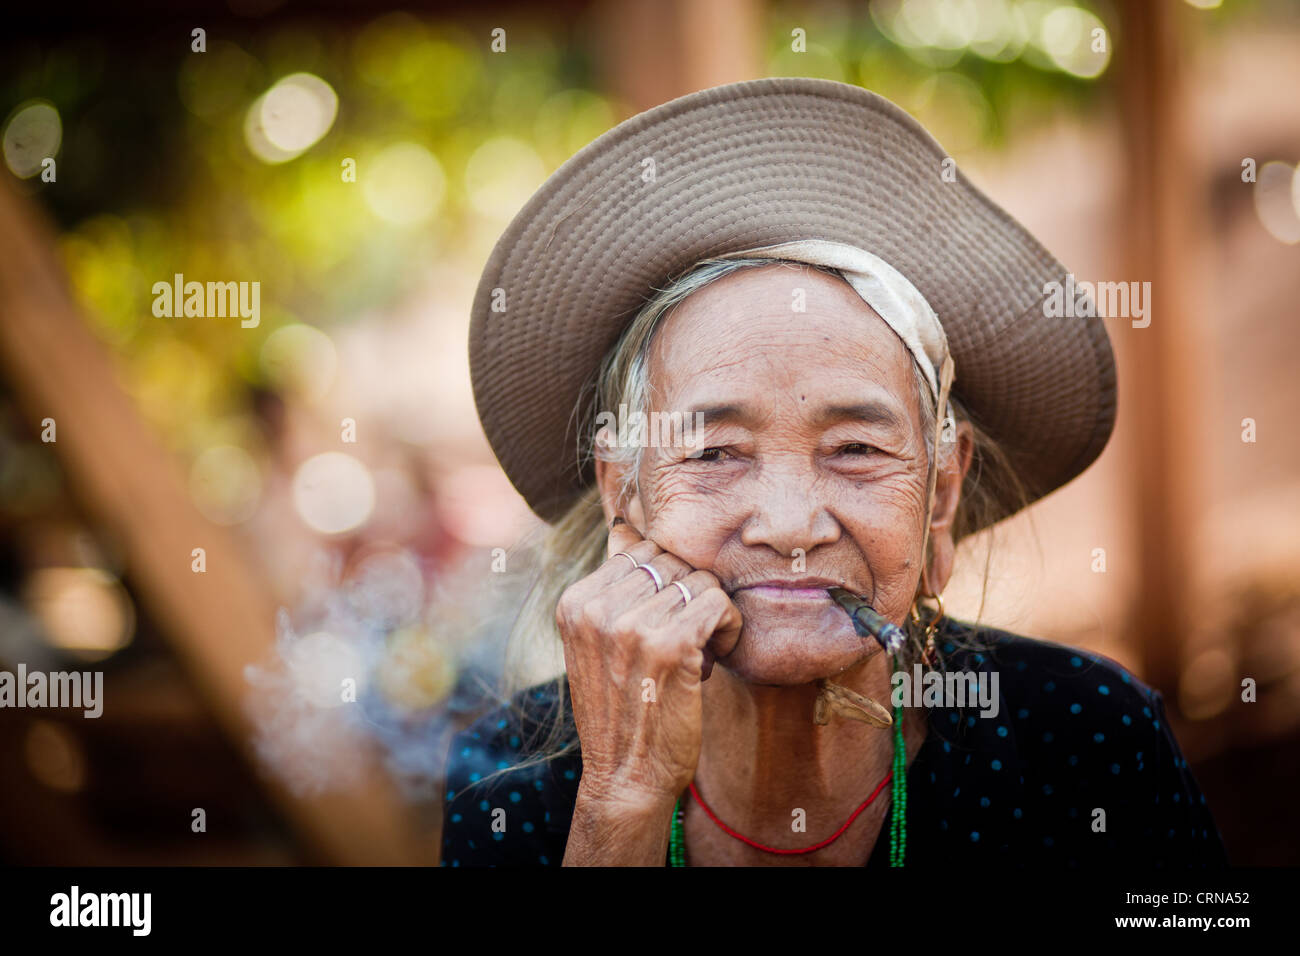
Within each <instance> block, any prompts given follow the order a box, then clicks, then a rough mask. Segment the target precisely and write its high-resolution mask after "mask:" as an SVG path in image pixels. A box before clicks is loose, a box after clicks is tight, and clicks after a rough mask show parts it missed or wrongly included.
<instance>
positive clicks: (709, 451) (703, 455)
mask: <svg viewBox="0 0 1300 956" xmlns="http://www.w3.org/2000/svg"><path fill="white" fill-rule="evenodd" d="M726 453H727V450H726V449H725V448H705V449H704V450H703V451H701V452H700V453H699V454H696V455H691V456H690V457H691V458H696V459H699V460H700V461H721V460H722V456H723V455H725V454H726Z"/></svg>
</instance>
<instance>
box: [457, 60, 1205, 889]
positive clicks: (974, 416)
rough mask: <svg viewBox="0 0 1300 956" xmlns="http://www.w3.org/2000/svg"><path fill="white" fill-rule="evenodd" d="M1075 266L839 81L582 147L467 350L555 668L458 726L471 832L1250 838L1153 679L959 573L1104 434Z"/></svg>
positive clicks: (521, 626) (1184, 855) (1174, 857)
mask: <svg viewBox="0 0 1300 956" xmlns="http://www.w3.org/2000/svg"><path fill="white" fill-rule="evenodd" d="M1065 277H1066V270H1065V268H1064V267H1063V266H1062V265H1061V264H1060V263H1058V262H1057V261H1056V260H1055V259H1054V258H1053V257H1052V256H1051V255H1050V254H1049V253H1048V252H1047V251H1046V250H1045V249H1044V248H1043V247H1042V246H1041V245H1040V244H1039V243H1038V242H1037V241H1035V240H1034V238H1033V237H1032V236H1030V235H1029V234H1028V233H1027V232H1026V231H1025V230H1024V229H1023V228H1022V227H1021V226H1020V225H1019V224H1018V223H1016V222H1015V221H1014V220H1013V219H1012V218H1011V217H1010V216H1008V215H1007V214H1006V213H1005V212H1003V211H1002V210H1001V209H999V208H998V207H996V206H995V205H993V203H991V202H990V201H989V200H988V199H987V198H986V197H985V196H984V195H983V194H982V193H980V192H979V191H978V190H977V189H975V188H974V187H973V186H972V185H970V183H969V182H968V181H967V180H966V179H965V178H964V177H963V176H962V175H961V173H960V172H958V171H957V170H956V169H955V168H954V166H953V164H952V162H951V160H949V159H948V158H947V157H946V156H945V155H944V153H943V150H942V149H941V148H940V147H939V146H938V144H937V143H935V141H934V140H933V139H932V138H931V137H930V136H929V135H928V134H927V133H926V132H925V131H924V130H923V129H922V128H921V127H920V126H918V124H917V123H916V122H915V121H914V120H913V119H912V118H911V117H909V116H908V115H906V114H905V113H903V112H902V111H901V110H899V109H898V108H896V107H894V106H893V105H892V104H890V103H888V102H887V101H885V100H882V99H881V98H880V97H878V96H875V95H873V94H871V93H868V92H866V91H864V90H862V89H859V88H857V87H852V86H847V85H844V84H839V83H832V82H827V81H822V80H810V79H770V80H759V81H753V82H747V83H738V84H732V85H728V86H723V87H718V88H716V89H711V90H705V91H703V92H701V93H697V94H693V95H691V96H687V97H684V98H682V99H679V100H675V101H673V102H671V103H668V104H666V105H664V106H661V107H658V108H656V109H653V110H650V111H648V112H646V113H643V114H641V115H639V116H636V117H633V118H632V119H630V120H627V121H626V122H624V123H622V124H620V125H619V126H617V127H616V128H615V129H613V130H611V131H610V132H608V133H606V134H605V135H604V136H602V137H600V138H599V139H597V140H596V141H595V142H593V143H592V144H590V145H589V146H587V147H586V148H585V149H583V150H582V151H580V152H579V153H578V154H577V155H575V156H574V157H573V158H572V159H570V160H569V162H567V163H566V164H565V165H564V166H563V167H562V168H561V169H560V170H558V171H557V172H556V173H555V174H554V175H553V176H552V177H551V178H550V179H549V180H548V181H547V182H546V183H545V184H544V185H543V186H542V187H541V189H540V190H539V191H538V193H537V195H536V196H534V197H533V199H532V200H531V201H530V202H529V203H528V204H527V205H526V206H525V208H524V209H523V210H522V212H521V213H520V214H519V216H518V217H517V218H516V219H515V221H514V222H513V223H512V225H511V226H510V228H509V229H508V230H507V231H506V233H505V235H504V236H503V237H502V239H501V240H500V242H499V244H498V245H497V247H496V250H495V252H494V253H493V255H492V257H491V260H490V261H489V262H488V264H487V267H486V269H485V271H484V274H483V278H482V282H481V284H480V287H479V294H478V296H477V298H476V300H475V304H474V317H473V326H472V331H471V342H470V358H471V367H472V372H473V380H474V389H475V398H476V401H477V403H478V409H479V415H480V418H481V420H482V423H483V426H484V430H485V432H486V434H487V437H488V439H489V440H490V442H491V443H492V446H493V448H494V450H495V451H496V454H497V456H498V458H499V460H500V461H501V464H502V466H503V468H504V469H505V471H506V473H507V474H508V475H509V476H510V478H511V480H512V481H513V483H514V485H515V487H516V488H518V490H519V491H520V493H521V494H522V495H523V496H524V498H525V499H526V500H527V501H528V503H529V504H530V505H531V506H532V508H533V509H534V510H535V511H536V513H537V514H538V515H539V516H540V517H542V518H543V519H545V520H546V521H547V522H548V525H549V528H548V534H547V539H546V541H545V543H544V547H543V548H541V549H540V551H539V552H538V554H539V558H538V563H537V565H536V566H535V568H534V570H535V572H536V577H537V580H536V585H535V587H534V588H533V590H532V591H531V592H530V596H529V599H528V601H527V603H526V605H525V607H524V609H523V611H522V613H521V615H520V617H519V620H518V623H517V626H516V635H515V636H516V637H517V638H519V639H523V640H527V639H537V638H540V639H542V640H545V641H550V642H551V643H552V644H553V645H554V646H556V647H559V648H562V651H563V660H564V665H565V666H564V671H565V672H564V673H563V674H561V675H560V676H559V677H558V678H556V679H555V680H552V681H548V682H545V683H542V684H537V685H535V686H531V687H523V688H516V687H512V688H509V689H508V692H507V694H506V695H505V697H504V699H503V703H502V704H501V706H500V707H499V708H498V709H496V710H495V711H493V712H492V713H489V714H487V715H486V716H484V717H483V718H482V719H480V720H478V721H477V722H476V723H474V724H473V725H472V726H471V727H469V728H468V729H467V730H465V731H464V732H463V733H461V734H459V735H458V736H457V737H456V738H455V740H454V741H453V743H452V747H451V750H450V755H449V762H448V770H447V794H446V806H445V813H446V815H445V824H444V835H443V854H442V863H443V865H448V866H472V865H494V864H497V865H500V864H504V865H515V864H518V865H542V866H547V865H550V866H555V865H560V864H562V863H563V864H567V865H584V864H585V865H592V864H595V865H605V864H633V865H647V866H654V865H664V864H665V863H668V864H670V865H677V866H681V865H692V866H708V865H746V866H749V865H755V866H761V865H781V864H791V865H806V866H811V865H825V866H861V865H869V866H884V865H886V864H888V865H892V866H902V865H913V866H931V865H937V864H939V863H942V864H944V865H947V866H951V865H953V864H955V863H961V862H986V863H987V862H1010V863H1017V864H1044V865H1060V866H1068V865H1077V864H1088V863H1093V862H1101V861H1104V862H1105V863H1107V864H1109V865H1114V864H1115V863H1117V862H1123V861H1128V862H1131V863H1145V864H1164V865H1187V864H1214V863H1222V862H1224V854H1223V848H1222V845H1221V843H1220V839H1219V835H1218V832H1217V830H1216V828H1215V825H1214V822H1213V820H1212V818H1211V816H1210V813H1209V811H1208V809H1207V808H1206V806H1205V800H1204V798H1203V797H1202V796H1201V794H1200V791H1199V789H1198V788H1197V785H1196V782H1195V781H1194V779H1193V778H1192V775H1191V773H1190V772H1189V770H1188V768H1187V764H1186V762H1185V761H1184V759H1183V758H1182V755H1181V753H1180V752H1179V749H1178V745H1177V743H1176V742H1175V740H1174V738H1173V736H1172V735H1171V733H1170V729H1169V727H1168V725H1167V724H1166V722H1165V717H1164V711H1163V707H1162V702H1161V697H1160V695H1159V694H1158V693H1157V692H1155V691H1153V690H1151V689H1150V688H1148V687H1146V686H1144V685H1143V684H1142V683H1141V682H1139V681H1138V680H1137V679H1136V678H1134V677H1133V676H1132V675H1130V674H1129V673H1128V672H1126V671H1125V670H1124V669H1122V668H1121V667H1119V666H1118V665H1117V664H1115V663H1113V662H1111V661H1109V660H1106V659H1104V658H1100V657H1098V656H1096V655H1092V654H1088V653H1086V652H1083V651H1077V650H1072V649H1070V648H1066V647H1062V646H1060V645H1056V644H1051V643H1047V642H1043V641H1037V640H1032V639H1029V638H1025V637H1019V636H1016V635H1012V634H1008V633H1005V632H1001V631H996V630H992V629H990V628H980V627H976V626H974V625H972V624H965V623H961V622H958V621H956V620H953V619H952V618H950V617H947V616H945V615H944V613H943V604H942V600H941V598H940V595H941V593H942V590H943V588H944V586H945V584H946V583H947V581H948V580H949V577H950V575H951V574H952V570H953V563H954V555H955V550H956V545H957V543H958V542H959V541H960V540H961V539H962V538H963V537H964V536H966V535H968V534H971V533H972V532H975V531H978V530H980V529H982V528H985V527H987V526H989V525H990V524H992V523H994V522H996V521H998V520H1000V519H1002V518H1004V517H1006V516H1007V515H1010V514H1012V513H1014V512H1015V511H1017V510H1019V509H1020V508H1023V507H1024V506H1025V505H1027V504H1029V503H1030V502H1032V501H1033V500H1036V499H1037V498H1039V497H1041V496H1042V495H1044V494H1046V493H1048V492H1049V491H1051V490H1053V489H1055V488H1057V487H1059V486H1060V485H1062V484H1064V483H1065V482H1067V481H1069V480H1070V479H1071V478H1073V477H1074V476H1075V475H1077V474H1078V473H1079V472H1081V471H1082V470H1083V469H1084V468H1086V467H1087V466H1088V465H1089V464H1090V463H1091V462H1092V461H1093V460H1094V459H1095V458H1096V457H1097V456H1098V454H1099V453H1100V452H1101V450H1102V448H1103V446H1104V445H1105V443H1106V441H1107V439H1108V438H1109V435H1110V432H1111V429H1112V425H1113V422H1114V414H1115V372H1114V363H1113V357H1112V354H1111V349H1110V345H1109V342H1108V340H1107V337H1106V333H1105V330H1104V328H1103V326H1102V324H1101V322H1100V321H1099V320H1098V319H1096V318H1092V317H1087V318H1072V319H1068V320H1062V319H1059V318H1052V317H1049V316H1048V314H1047V311H1048V310H1045V309H1044V308H1043V302H1044V298H1045V296H1046V295H1047V294H1048V293H1049V292H1050V291H1051V289H1052V288H1053V286H1052V283H1058V282H1060V283H1063V282H1064V280H1065ZM1075 311H1076V313H1087V312H1088V310H1087V309H1076V310H1075Z"/></svg>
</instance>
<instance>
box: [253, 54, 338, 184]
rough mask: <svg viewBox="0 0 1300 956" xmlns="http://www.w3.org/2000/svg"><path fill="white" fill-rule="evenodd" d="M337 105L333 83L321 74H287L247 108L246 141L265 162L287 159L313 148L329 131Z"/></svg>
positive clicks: (255, 154)
mask: <svg viewBox="0 0 1300 956" xmlns="http://www.w3.org/2000/svg"><path fill="white" fill-rule="evenodd" d="M338 106H339V100H338V95H337V94H335V92H334V89H333V87H331V86H330V85H329V84H328V83H326V82H325V81H324V80H322V79H321V78H320V77H319V76H315V75H313V74H311V73H294V74H292V75H290V76H286V77H284V78H283V79H282V80H280V81H279V82H277V83H276V84H275V85H274V86H272V87H271V88H270V89H269V90H267V91H266V92H265V93H263V94H262V95H261V96H260V97H258V98H257V99H256V100H255V101H254V102H253V105H252V106H250V107H249V108H248V116H247V118H246V119H245V122H244V138H245V141H246V142H247V143H248V148H249V149H250V150H252V152H253V155H254V156H256V157H257V158H258V159H260V160H262V161H263V162H266V163H283V162H286V161H288V160H290V159H293V158H295V157H297V156H300V155H301V154H302V153H303V152H305V151H306V150H308V149H310V148H311V147H312V146H314V145H315V144H316V143H318V142H319V141H320V139H321V137H323V136H324V135H325V134H326V133H328V132H329V131H330V127H331V126H333V125H334V117H335V116H336V115H337V114H338Z"/></svg>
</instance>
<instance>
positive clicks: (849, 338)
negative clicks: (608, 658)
mask: <svg viewBox="0 0 1300 956" xmlns="http://www.w3.org/2000/svg"><path fill="white" fill-rule="evenodd" d="M800 302H801V303H802V305H803V310H802V311H796V310H795V306H796V304H799V303H800ZM649 380H650V384H651V386H652V387H651V393H652V395H653V399H652V402H651V410H652V411H658V412H661V413H664V412H666V413H669V414H671V413H674V412H680V413H681V414H682V416H683V420H685V421H688V422H693V421H695V420H696V419H695V417H694V413H695V412H696V411H703V412H704V413H705V419H704V421H705V426H704V431H703V436H702V440H701V441H700V442H699V443H698V444H697V445H696V446H695V447H693V448H689V447H675V448H664V447H649V448H646V449H645V455H644V459H643V464H642V469H641V473H640V475H639V480H640V493H639V497H638V499H637V500H635V501H633V502H631V503H630V504H629V507H628V509H627V515H628V518H629V520H631V521H632V523H633V524H635V525H636V526H637V527H638V528H639V529H640V530H641V532H642V533H643V534H644V535H645V536H646V537H649V538H651V539H652V540H654V541H655V542H656V543H657V544H658V545H659V546H660V547H662V548H664V549H665V550H668V551H671V552H673V553H674V554H676V555H678V556H679V557H680V558H682V559H683V560H684V561H686V562H687V563H689V564H691V565H693V566H694V567H697V568H703V569H706V570H709V571H712V572H713V573H714V574H715V575H717V577H718V578H719V579H720V580H721V582H722V585H723V587H724V588H725V589H726V590H727V591H728V592H729V593H732V599H733V601H734V602H735V604H736V606H737V607H738V608H739V609H740V612H741V615H742V616H743V617H744V622H745V623H744V629H743V630H742V632H741V636H740V641H739V643H738V644H737V646H736V649H735V651H734V652H733V653H732V654H730V655H729V656H728V657H726V658H723V659H721V660H719V662H718V663H719V664H721V665H722V666H724V667H726V668H728V669H729V670H730V671H732V673H734V674H735V675H736V676H738V677H740V678H742V679H744V680H747V681H751V682H756V683H766V684H796V683H806V682H808V681H811V680H814V679H816V678H819V677H827V676H831V675H834V674H837V673H839V672H841V671H843V670H845V669H846V668H848V667H850V666H852V665H854V664H856V663H858V662H860V661H862V660H864V659H865V658H867V657H869V656H871V655H873V654H875V653H877V652H878V651H879V647H878V645H876V643H875V642H874V641H870V640H864V639H863V638H861V637H859V636H858V635H857V634H856V632H855V631H854V629H853V627H852V625H851V623H850V621H849V618H848V616H847V615H846V614H845V613H844V611H842V610H841V609H840V608H839V607H838V606H837V605H835V604H834V603H833V602H832V601H831V600H830V597H829V596H828V595H827V593H826V591H825V588H826V587H827V586H830V585H841V586H843V587H846V588H848V589H849V590H851V591H853V592H855V593H858V594H863V595H866V596H867V599H868V600H869V601H870V602H871V604H872V605H873V606H874V607H875V608H876V609H877V610H878V611H880V612H881V613H882V614H884V615H885V616H886V617H887V618H889V619H890V620H892V621H894V622H896V623H901V622H902V620H903V617H904V615H905V614H906V612H907V610H908V609H909V608H910V606H911V604H912V600H913V597H914V595H915V594H916V589H917V581H918V579H919V576H920V574H921V563H922V553H921V548H922V531H923V525H924V522H925V518H926V484H927V474H926V471H927V460H926V453H925V444H924V440H923V437H922V433H921V416H920V407H919V405H918V402H919V396H918V394H917V385H916V378H915V375H914V372H913V369H912V359H911V355H910V353H909V352H908V351H907V349H906V348H905V347H904V346H903V343H902V342H901V340H900V339H899V338H898V336H897V335H896V334H895V333H894V332H893V330H892V329H890V328H889V326H887V325H886V324H885V323H884V321H883V320H882V319H881V318H880V317H879V316H878V315H877V314H876V313H875V312H874V310H872V309H871V307H870V306H868V305H867V304H866V303H865V302H863V301H862V299H861V298H860V297H859V296H858V295H857V293H855V292H854V291H853V290H852V289H851V288H850V287H849V286H848V285H847V284H846V283H845V282H843V281H842V280H840V279H837V278H835V277H832V276H829V275H826V274H825V273H822V272H819V271H816V270H814V269H809V268H805V267H801V266H791V265H772V266H765V267H756V268H747V269H742V270H740V271H738V272H734V273H731V274H729V275H727V276H724V277H723V278H721V279H719V280H716V281H715V282H713V283H711V284H709V285H708V286H706V287H705V288H703V289H701V290H700V291H699V292H696V293H694V294H693V295H691V296H690V297H689V298H688V299H686V300H685V301H684V302H683V303H682V304H680V305H679V306H678V307H677V308H676V309H675V310H674V311H673V312H672V314H671V315H669V316H667V317H666V318H665V319H664V321H663V324H662V325H661V327H660V328H659V330H658V332H657V333H656V336H655V338H654V341H653V342H652V345H651V352H650V363H649ZM701 449H703V450H701ZM957 486H958V487H959V486H960V476H958V477H957ZM950 497H952V502H951V503H952V505H953V506H954V507H955V496H950ZM945 577H946V575H945ZM764 582H766V583H764ZM938 586H942V585H941V584H940V585H938Z"/></svg>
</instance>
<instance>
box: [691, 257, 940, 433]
mask: <svg viewBox="0 0 1300 956" xmlns="http://www.w3.org/2000/svg"><path fill="white" fill-rule="evenodd" d="M715 258H718V259H739V258H746V259H748V258H762V259H793V260H795V261H796V262H805V263H808V264H809V265H819V266H827V267H830V268H832V269H838V270H839V271H840V272H842V273H843V274H844V278H845V279H847V280H848V282H849V285H851V286H853V289H854V291H855V292H857V294H858V295H860V296H861V297H862V301H864V302H866V303H867V305H869V306H871V307H872V308H873V309H875V310H876V313H877V314H878V315H879V316H880V317H881V318H882V319H884V320H885V324H886V325H888V326H889V327H890V328H891V329H893V330H894V332H895V334H897V335H898V337H899V338H900V339H902V340H903V344H904V345H905V346H907V350H908V351H909V352H911V353H912V355H913V356H915V358H916V363H917V365H919V366H920V367H921V372H922V374H924V375H925V380H926V382H927V383H928V384H929V386H930V395H931V396H932V397H933V398H934V406H935V408H936V409H939V408H940V403H944V402H946V400H947V395H946V391H947V390H946V388H945V385H944V382H943V378H944V374H943V373H944V366H945V364H947V363H948V362H950V361H951V359H950V358H949V355H948V337H947V336H946V335H944V332H943V325H942V324H941V323H940V322H939V316H938V315H936V314H935V311H934V309H932V308H930V303H929V302H927V301H926V300H925V296H923V295H921V293H920V291H919V290H918V289H917V288H916V286H914V285H912V283H911V282H909V281H908V280H907V277H906V276H905V275H903V274H902V273H901V272H899V271H898V270H897V269H895V268H894V267H893V266H891V265H890V264H889V263H888V262H886V261H885V260H884V259H881V258H880V257H879V256H875V255H872V254H871V253H870V252H866V251H865V250H863V249H859V248H857V247H856V246H850V245H846V244H845V243H842V242H833V241H831V240H829V239H800V240H798V241H796V242H785V243H782V244H780V245H776V246H764V247H763V248H761V249H746V250H744V251H742V252H731V253H727V254H726V255H721V256H716V257H715ZM938 417H939V418H940V419H942V418H943V417H944V416H943V413H942V412H940V413H939V416H938Z"/></svg>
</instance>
